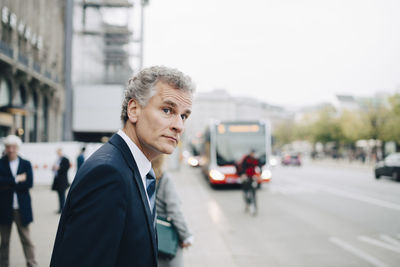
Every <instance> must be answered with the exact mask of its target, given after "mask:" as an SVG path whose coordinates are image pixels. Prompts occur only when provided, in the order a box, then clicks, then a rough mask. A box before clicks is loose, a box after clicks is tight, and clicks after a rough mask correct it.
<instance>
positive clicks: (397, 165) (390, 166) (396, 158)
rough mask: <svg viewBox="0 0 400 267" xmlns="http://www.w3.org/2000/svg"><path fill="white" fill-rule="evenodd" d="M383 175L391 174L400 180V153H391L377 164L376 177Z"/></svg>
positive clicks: (394, 178)
mask: <svg viewBox="0 0 400 267" xmlns="http://www.w3.org/2000/svg"><path fill="white" fill-rule="evenodd" d="M381 176H391V177H392V178H393V180H396V181H400V153H393V154H390V155H388V156H387V157H386V158H385V159H384V160H383V161H379V162H378V163H377V164H376V166H375V178H376V179H379V178H380V177H381Z"/></svg>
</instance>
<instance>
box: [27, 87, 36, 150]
mask: <svg viewBox="0 0 400 267" xmlns="http://www.w3.org/2000/svg"><path fill="white" fill-rule="evenodd" d="M28 109H29V111H30V113H29V114H30V115H29V123H28V126H27V131H28V135H29V141H30V142H36V141H37V135H36V133H37V121H38V116H37V109H38V97H37V94H36V92H33V93H32V95H31V97H30V99H29V102H28Z"/></svg>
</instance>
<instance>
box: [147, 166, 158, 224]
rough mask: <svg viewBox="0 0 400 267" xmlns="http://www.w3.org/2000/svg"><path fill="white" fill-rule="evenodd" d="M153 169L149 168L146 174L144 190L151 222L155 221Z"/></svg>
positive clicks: (154, 180) (154, 179)
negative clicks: (147, 198) (148, 204)
mask: <svg viewBox="0 0 400 267" xmlns="http://www.w3.org/2000/svg"><path fill="white" fill-rule="evenodd" d="M155 176H156V175H155V174H154V171H153V169H150V171H149V173H148V174H147V175H146V191H147V195H148V196H149V200H150V209H151V213H152V214H153V224H154V223H155V215H156V205H155V204H156V194H155V193H156V178H155Z"/></svg>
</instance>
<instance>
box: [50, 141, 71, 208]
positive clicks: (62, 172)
mask: <svg viewBox="0 0 400 267" xmlns="http://www.w3.org/2000/svg"><path fill="white" fill-rule="evenodd" d="M57 157H58V158H57V161H56V163H55V164H54V166H53V172H54V180H53V185H52V186H51V189H52V190H53V191H57V193H58V201H59V209H58V211H57V213H61V211H62V209H63V208H64V203H65V191H66V190H67V188H68V187H69V185H70V184H69V181H68V170H69V168H70V163H69V160H68V159H67V158H66V157H65V156H64V155H63V152H62V149H61V148H59V149H57Z"/></svg>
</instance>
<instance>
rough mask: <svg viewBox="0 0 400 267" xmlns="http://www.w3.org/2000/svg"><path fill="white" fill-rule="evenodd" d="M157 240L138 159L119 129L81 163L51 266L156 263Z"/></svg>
mask: <svg viewBox="0 0 400 267" xmlns="http://www.w3.org/2000/svg"><path fill="white" fill-rule="evenodd" d="M156 245H157V242H156V236H155V231H154V227H153V224H152V215H151V211H150V207H149V204H148V200H147V196H146V191H145V189H144V186H143V182H142V179H141V177H140V174H139V170H138V168H137V165H136V162H135V160H134V158H133V156H132V153H131V151H130V150H129V147H128V145H127V144H126V143H125V141H124V140H123V139H122V138H121V137H120V136H119V135H117V134H115V135H113V136H112V137H111V139H110V141H109V142H108V143H106V144H105V145H103V146H102V147H101V148H100V149H98V150H97V151H96V152H95V153H94V154H93V155H92V156H91V157H89V158H88V159H87V160H86V161H85V164H83V165H82V167H81V168H80V169H79V171H78V172H77V174H76V177H75V179H74V181H73V183H72V186H71V188H70V191H69V193H68V197H67V201H66V204H65V207H64V210H63V212H62V214H61V219H60V223H59V226H58V231H57V236H56V241H55V244H54V249H53V254H52V258H51V263H50V266H51V267H61V266H71V267H79V266H82V267H91V266H93V267H102V266H104V267H114V266H118V267H122V266H129V267H133V266H134V267H152V266H157V249H156V248H157V247H156Z"/></svg>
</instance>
